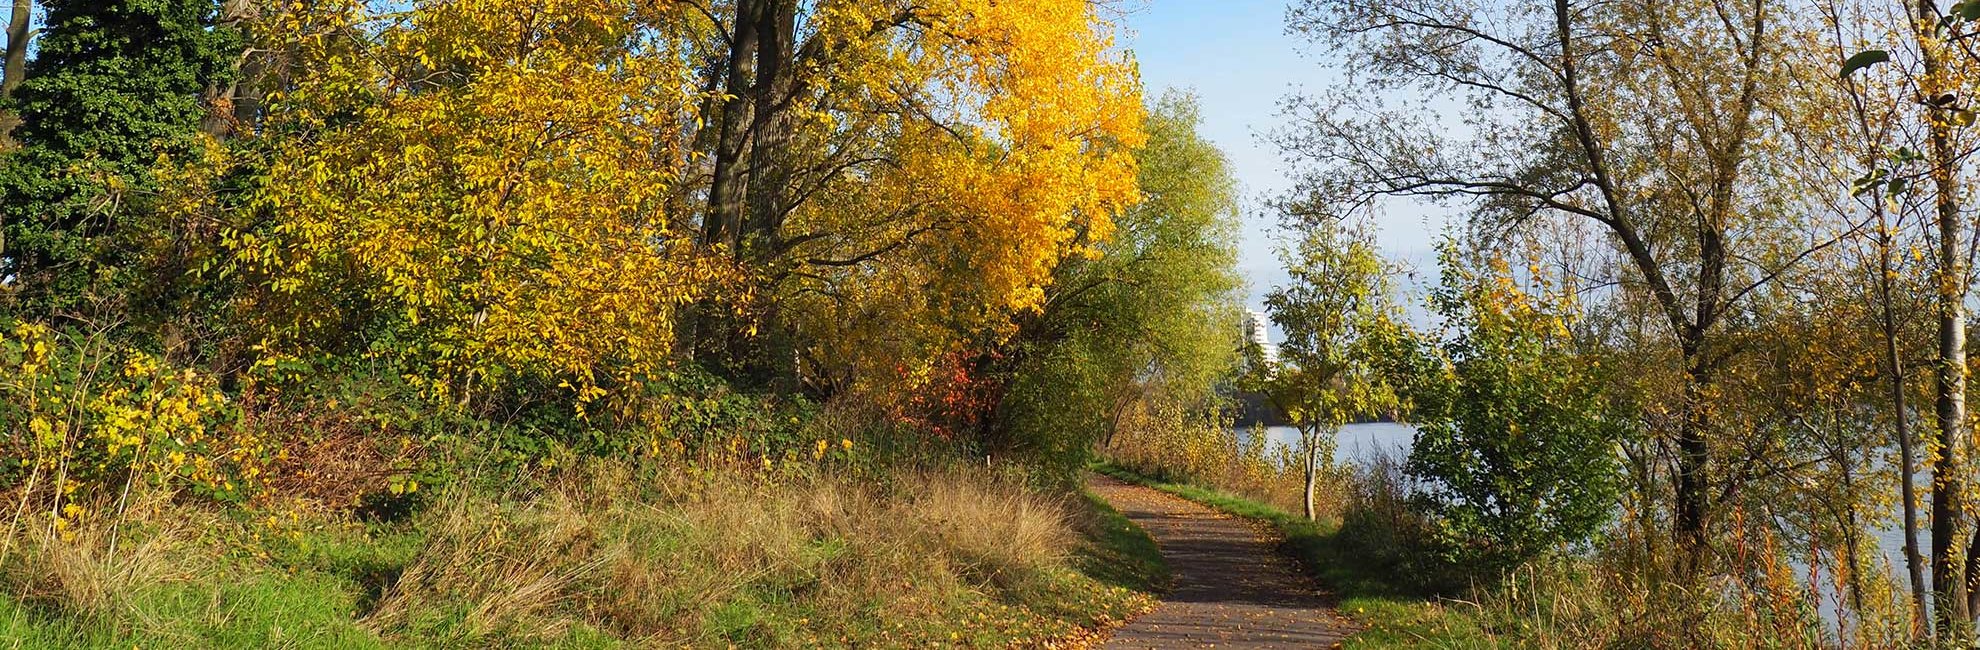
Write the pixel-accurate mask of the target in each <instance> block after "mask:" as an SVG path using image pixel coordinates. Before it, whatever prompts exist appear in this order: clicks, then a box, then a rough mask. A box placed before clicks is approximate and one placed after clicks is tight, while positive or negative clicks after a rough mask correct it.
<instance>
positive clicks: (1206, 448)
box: [1103, 402, 1342, 514]
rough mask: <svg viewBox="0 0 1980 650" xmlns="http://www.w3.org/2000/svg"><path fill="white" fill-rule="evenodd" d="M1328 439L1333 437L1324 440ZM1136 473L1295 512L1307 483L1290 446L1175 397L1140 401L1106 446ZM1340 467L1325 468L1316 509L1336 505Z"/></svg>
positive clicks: (1330, 511)
mask: <svg viewBox="0 0 1980 650" xmlns="http://www.w3.org/2000/svg"><path fill="white" fill-rule="evenodd" d="M1323 442H1328V443H1331V438H1329V439H1327V440H1325V441H1323ZM1103 451H1104V453H1105V454H1106V455H1107V457H1108V458H1109V459H1110V460H1112V461H1114V462H1116V463H1118V464H1120V465H1122V466H1123V467H1127V468H1129V469H1132V470H1134V471H1136V472H1138V473H1141V474H1144V475H1147V476H1152V477H1157V478H1162V479H1165V480H1174V481H1179V482H1188V483H1194V484H1198V485H1202V486H1205V487H1211V488H1215V489H1219V490H1224V491H1227V492H1231V493H1233V494H1238V495H1242V496H1245V497H1248V498H1252V499H1256V500H1258V501H1262V502H1265V503H1268V504H1271V505H1274V506H1279V507H1282V508H1287V509H1289V510H1294V511H1297V510H1299V509H1300V508H1301V490H1302V489H1303V485H1304V478H1303V476H1302V471H1303V470H1302V468H1301V464H1300V462H1301V459H1300V457H1299V455H1298V454H1297V453H1296V452H1295V450H1294V449H1292V448H1290V447H1287V446H1284V445H1274V444H1272V442H1271V440H1270V439H1269V438H1268V437H1267V436H1266V434H1265V431H1264V429H1263V428H1253V429H1251V430H1249V431H1240V430H1238V429H1236V428H1234V427H1232V426H1231V425H1230V422H1229V420H1228V419H1227V418H1225V417H1223V416H1222V414H1220V413H1217V412H1214V411H1208V412H1206V411H1203V410H1198V409H1190V408H1187V407H1185V406H1183V405H1179V404H1173V403H1161V402H1155V403H1143V404H1137V405H1135V406H1133V407H1131V408H1130V409H1128V411H1127V412H1126V413H1125V414H1124V415H1123V416H1122V417H1121V421H1120V423H1119V425H1118V428H1117V429H1116V431H1115V433H1114V435H1113V437H1112V438H1111V439H1109V440H1108V441H1106V445H1105V448H1104V449H1103ZM1341 476H1342V474H1341V468H1339V467H1333V466H1331V465H1330V466H1329V467H1328V468H1326V469H1325V470H1324V471H1323V473H1322V479H1323V480H1322V486H1323V487H1322V488H1321V489H1320V491H1319V497H1320V501H1321V504H1322V506H1321V508H1320V510H1321V512H1324V513H1328V514H1334V513H1337V512H1338V510H1339V509H1338V503H1339V497H1340V495H1341V494H1342V492H1341V490H1340V489H1339V485H1338V479H1339V478H1340V477H1341Z"/></svg>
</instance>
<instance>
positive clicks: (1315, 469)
mask: <svg viewBox="0 0 1980 650" xmlns="http://www.w3.org/2000/svg"><path fill="white" fill-rule="evenodd" d="M1299 437H1300V438H1301V440H1302V441H1303V442H1304V443H1305V445H1306V462H1305V465H1306V491H1305V492H1304V493H1303V495H1302V499H1301V505H1303V506H1305V509H1306V520H1307V521H1313V520H1315V519H1318V518H1319V513H1317V512H1315V511H1314V507H1313V490H1314V483H1315V482H1316V479H1317V478H1318V474H1319V471H1320V430H1319V429H1318V428H1316V427H1314V426H1312V425H1307V426H1303V427H1300V436H1299Z"/></svg>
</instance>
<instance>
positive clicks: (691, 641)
mask: <svg viewBox="0 0 1980 650" xmlns="http://www.w3.org/2000/svg"><path fill="white" fill-rule="evenodd" d="M427 517H428V521H427V522H426V523H424V524H423V527H424V528H425V529H426V530H427V531H428V537H427V541H426V544H425V547H424V548H423V549H422V550H421V551H420V552H419V554H418V555H417V557H416V558H415V559H414V560H413V562H412V563H411V565H409V566H408V567H407V568H406V569H405V571H404V573H403V575H402V576H401V577H400V579H399V580H398V582H397V584H396V585H394V586H393V587H392V588H391V589H390V590H389V591H388V592H387V594H386V595H385V597H384V598H383V599H382V600H381V602H380V606H379V607H378V609H377V611H376V612H374V613H373V614H371V616H370V617H369V618H368V619H367V623H368V624H369V625H370V626H371V627H373V628H374V629H377V630H379V631H381V632H384V633H386V634H388V635H400V636H419V637H429V638H431V637H436V636H440V637H446V638H452V639H455V640H459V641H463V642H468V643H474V644H486V643H505V642H511V641H516V642H523V641H526V642H550V641H554V640H556V639H557V638H560V637H563V636H565V635H567V634H568V633H570V631H572V630H577V629H594V630H602V631H604V632H607V633H609V634H610V635H611V636H614V637H617V638H621V639H627V640H634V641H638V642H641V643H642V644H649V645H661V646H677V645H695V646H721V645H730V644H735V645H743V646H754V647H788V646H810V645H819V644H823V645H845V644H857V645H865V646H881V647H906V646H915V645H920V644H921V643H922V642H924V641H929V640H940V641H944V642H950V641H956V642H968V641H969V639H967V638H965V637H970V636H974V637H977V638H980V639H981V640H982V642H983V643H982V644H987V645H1002V644H1004V643H1008V642H1011V641H1020V642H1043V641H1044V640H1046V639H1048V638H1051V637H1053V636H1056V635H1065V634H1070V633H1073V632H1075V631H1076V630H1077V628H1079V627H1083V626H1086V625H1090V624H1093V623H1095V622H1097V621H1096V620H1093V618H1105V617H1107V616H1110V615H1119V614H1124V613H1125V612H1123V611H1112V612H1111V613H1108V612H1106V611H1104V610H1108V609H1109V608H1110V607H1111V608H1116V609H1118V608H1124V607H1129V606H1130V604H1129V602H1128V601H1129V600H1130V598H1128V595H1127V594H1123V593H1119V592H1118V590H1110V589H1107V588H1104V587H1101V586H1099V585H1098V584H1096V583H1092V582H1091V581H1084V582H1079V581H1080V580H1084V579H1083V578H1077V579H1076V576H1074V575H1073V574H1072V572H1071V571H1070V569H1069V568H1068V567H1069V562H1070V560H1069V559H1068V554H1069V552H1070V551H1071V549H1073V548H1075V545H1076V544H1077V540H1078V535H1077V534H1076V533H1075V532H1074V530H1073V529H1072V523H1071V513H1070V510H1069V506H1068V504H1066V503H1064V502H1063V501H1061V500H1060V499H1057V498H1052V497H1047V496H1042V495H1040V494H1038V493H1036V492H1033V491H1031V490H1029V489H1026V488H1024V487H1022V486H1021V485H1020V484H1018V483H1017V482H1016V481H1013V480H1003V479H999V478H997V477H994V476H991V475H988V474H986V473H982V472H970V471H964V470H945V471H931V472H925V473H913V474H907V475H902V476H896V477H894V478H893V480H889V481H879V482H875V481H870V480H866V481H852V480H846V479H840V478H835V477H832V476H811V477H797V476H784V475H779V476H745V475H738V474H733V473H726V472H725V473H715V474H696V473H692V472H686V471H665V472H659V473H653V472H635V471H633V470H630V469H628V468H627V467H625V466H624V465H620V464H612V463H598V464H594V465H592V466H589V467H586V468H585V469H582V470H579V471H574V472H570V473H567V474H566V475H564V476H561V477H559V478H557V479H556V480H554V481H552V482H551V485H550V487H549V488H548V489H546V490H544V491H542V492H541V493H539V494H535V495H530V496H528V497H526V498H524V497H519V496H518V495H503V496H491V495H475V494H467V493H462V492H454V493H450V494H446V495H443V496H442V497H441V503H440V504H439V505H438V506H437V507H436V508H435V509H434V510H432V511H431V512H429V513H428V515H427ZM1069 581H1072V582H1076V583H1078V585H1077V586H1076V587H1073V589H1074V590H1079V589H1085V590H1087V591H1089V592H1090V593H1083V594H1081V595H1080V597H1082V598H1085V597H1095V598H1097V602H1095V603H1094V604H1092V605H1089V607H1095V608H1099V609H1100V610H1103V611H1102V612H1100V613H1099V615H1098V616H1097V617H1089V618H1082V617H1081V616H1077V615H1075V616H1067V615H1066V614H1067V613H1068V612H1067V611H1066V610H1067V609H1068V608H1065V607H1062V605H1065V603H1063V602H1054V594H1056V593H1058V592H1063V591H1066V590H1067V583H1068V582H1069ZM999 612H1002V614H1001V615H999ZM1088 614H1092V612H1088ZM965 633H967V634H965ZM952 634H953V635H955V636H954V637H953V638H952V637H951V636H950V635H952Z"/></svg>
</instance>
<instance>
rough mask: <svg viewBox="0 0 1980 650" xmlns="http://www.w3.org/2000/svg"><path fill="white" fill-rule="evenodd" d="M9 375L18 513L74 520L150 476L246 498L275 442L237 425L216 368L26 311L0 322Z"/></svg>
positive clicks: (108, 506) (5, 410) (9, 484)
mask: <svg viewBox="0 0 1980 650" xmlns="http://www.w3.org/2000/svg"><path fill="white" fill-rule="evenodd" d="M0 375H4V379H0V428H4V429H5V430H6V431H8V432H9V435H8V436H7V437H6V438H4V439H0V458H6V459H8V460H7V462H6V465H5V466H4V467H0V488H5V489H6V490H7V491H8V492H10V493H15V494H18V495H19V497H20V498H19V501H18V503H17V507H16V508H15V509H14V512H13V517H14V518H15V524H16V525H18V524H19V523H21V522H22V519H21V518H22V517H23V516H27V517H29V519H27V521H29V522H33V525H38V526H46V527H47V528H48V529H49V530H54V531H58V532H60V531H66V530H68V529H69V528H70V527H71V526H73V525H75V524H76V523H77V522H78V521H79V520H83V519H88V518H96V517H104V516H114V515H116V514H117V512H116V511H117V510H120V509H121V508H122V507H124V505H125V503H124V501H125V497H127V495H128V494H129V493H130V492H131V490H133V489H135V488H139V487H141V486H152V485H170V486H173V487H185V488H190V489H193V490H195V491H197V492H200V493H203V494H206V495H208V496H212V497H216V498H221V499H230V500H238V499H240V498H242V497H243V496H244V495H245V494H247V492H248V491H249V490H250V489H251V488H252V487H253V486H254V485H255V484H256V483H258V482H259V480H260V479H261V478H262V475H263V473H264V472H265V470H266V467H267V466H268V464H269V463H270V462H271V461H272V460H273V456H274V454H275V453H276V450H274V449H271V448H270V447H269V445H267V444H266V442H265V441H263V440H261V439H260V438H259V436H257V435H256V434H255V432H253V431H250V430H248V429H245V428H242V427H237V426H233V423H234V421H235V420H236V418H237V417H238V412H237V411H236V410H235V408H234V406H233V405H232V404H231V402H230V400H229V398H228V397H227V396H226V394H225V393H223V392H221V391H220V389H219V386H218V385H217V382H216V381H215V380H214V379H213V378H212V377H209V376H206V375H203V374H200V373H197V372H195V371H193V370H190V369H184V368H177V367H173V366H171V365H168V364H166V363H164V362H163V361H162V360H161V359H159V358H158V357H157V356H155V355H151V354H146V353H143V352H139V351H136V350H132V349H129V348H126V347H122V346H118V345H116V344H114V343H113V342H111V341H108V340H105V339H104V338H102V337H100V336H88V335H84V334H79V333H74V332H59V331H55V330H52V329H50V328H49V327H47V326H46V325H41V324H37V323H31V322H16V323H14V324H12V325H11V326H10V327H8V328H7V330H6V331H5V332H4V334H0ZM30 507H31V508H33V509H34V510H27V508H30Z"/></svg>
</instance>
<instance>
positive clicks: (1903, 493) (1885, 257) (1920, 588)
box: [1877, 213, 1927, 635]
mask: <svg viewBox="0 0 1980 650" xmlns="http://www.w3.org/2000/svg"><path fill="white" fill-rule="evenodd" d="M1878 225H1879V226H1880V228H1879V231H1878V232H1888V231H1887V230H1884V229H1883V228H1881V226H1883V225H1884V224H1883V223H1882V214H1881V213H1880V214H1879V224H1878ZM1891 245H1892V242H1891V241H1890V240H1889V238H1888V237H1885V238H1884V239H1882V240H1880V241H1879V242H1878V243H1877V248H1878V250H1877V266H1878V274H1877V277H1878V281H1877V298H1878V301H1879V302H1881V303H1882V305H1881V306H1882V312H1881V314H1879V316H1880V318H1879V323H1878V325H1879V326H1880V330H1881V332H1880V333H1881V334H1882V335H1883V337H1884V370H1885V371H1886V374H1887V375H1889V378H1890V381H1889V383H1888V388H1889V389H1890V399H1891V418H1892V433H1893V435H1895V436H1896V437H1897V447H1898V497H1899V498H1901V499H1903V500H1904V514H1903V516H1904V568H1905V573H1906V577H1908V578H1909V579H1910V583H1911V609H1912V618H1911V620H1912V633H1913V634H1914V635H1916V634H1918V633H1920V632H1922V631H1923V630H1922V626H1923V624H1924V621H1925V612H1926V611H1927V607H1926V604H1925V602H1926V601H1925V591H1926V589H1925V559H1924V556H1923V555H1922V554H1920V552H1919V550H1918V486H1917V484H1916V482H1915V481H1914V480H1913V478H1912V477H1913V476H1914V475H1916V474H1917V473H1918V457H1917V452H1916V451H1915V450H1914V449H1913V448H1912V439H1911V421H1910V420H1911V418H1910V417H1909V409H1908V408H1907V407H1906V406H1905V399H1904V379H1905V378H1904V357H1903V355H1902V353H1901V352H1900V351H1899V349H1898V330H1897V317H1896V315H1895V314H1894V313H1893V307H1892V305H1891V277H1892V273H1893V270H1892V268H1891Z"/></svg>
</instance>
